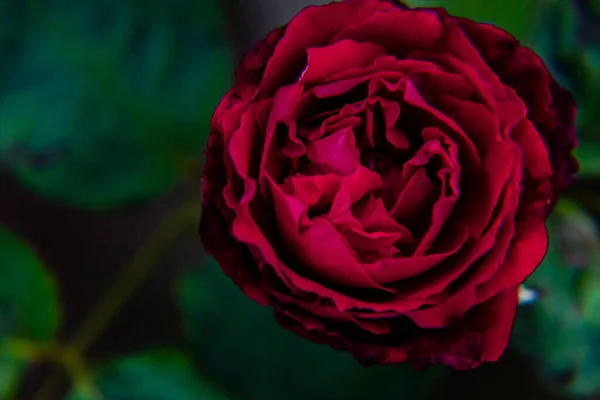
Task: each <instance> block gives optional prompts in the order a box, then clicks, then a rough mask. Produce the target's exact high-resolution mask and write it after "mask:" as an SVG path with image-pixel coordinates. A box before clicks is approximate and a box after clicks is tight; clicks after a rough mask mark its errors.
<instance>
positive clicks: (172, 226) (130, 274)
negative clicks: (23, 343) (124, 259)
mask: <svg viewBox="0 0 600 400" xmlns="http://www.w3.org/2000/svg"><path fill="white" fill-rule="evenodd" d="M199 218H200V207H199V201H198V200H196V199H193V200H190V201H186V202H184V203H183V204H182V205H180V206H179V207H178V208H177V209H175V210H174V211H173V212H172V213H170V214H169V215H167V216H166V217H165V218H164V219H163V222H162V223H161V224H160V225H159V226H158V228H157V229H156V230H155V231H154V233H153V234H152V235H151V236H150V237H149V238H148V240H147V241H146V243H145V244H144V245H143V246H142V247H141V248H140V249H139V251H138V252H137V253H136V254H135V256H134V257H133V258H132V259H131V261H130V262H129V263H128V264H127V265H126V266H125V267H124V268H123V269H122V272H121V274H120V276H119V277H118V278H117V279H116V281H115V283H114V284H113V285H112V286H111V287H110V288H109V289H108V291H107V292H106V293H105V294H104V296H102V298H101V299H100V300H99V301H98V303H97V304H96V306H95V308H94V309H93V311H92V312H91V313H90V314H89V315H88V317H87V318H86V319H85V320H84V322H83V323H82V324H81V327H80V328H79V330H78V331H77V333H76V334H75V335H74V337H73V339H72V340H71V342H70V343H69V344H67V345H65V346H58V347H56V346H55V347H54V348H52V350H51V351H49V352H48V358H49V359H52V360H53V361H55V362H56V363H57V364H59V365H61V366H62V367H63V368H65V370H66V371H67V373H68V374H69V376H70V378H71V379H72V380H73V383H74V385H75V386H76V387H77V388H78V390H79V391H80V392H84V393H85V394H86V395H87V396H88V397H87V398H90V399H101V398H102V397H101V394H100V393H99V392H98V390H97V388H96V387H95V386H94V384H93V382H92V378H91V374H90V373H89V371H88V368H87V366H86V363H85V359H84V357H83V354H84V353H85V352H86V350H87V349H88V348H89V347H90V346H91V345H92V344H93V343H94V341H95V340H96V338H97V337H98V336H100V335H101V334H102V332H103V331H104V329H105V328H106V326H107V325H108V323H109V322H110V321H111V319H112V318H113V317H114V316H115V315H116V314H117V313H118V312H119V310H120V308H121V306H122V305H123V304H124V303H125V302H126V301H127V300H128V299H129V298H130V296H131V295H132V294H133V293H134V292H135V290H136V289H137V288H138V287H139V285H140V284H141V283H142V282H143V281H144V279H146V278H147V277H148V275H149V274H150V272H151V271H152V268H153V267H154V266H155V265H156V263H157V261H158V260H159V258H160V256H161V255H162V254H163V253H164V252H165V251H166V250H167V249H168V247H169V245H171V243H172V242H173V241H174V240H175V239H176V238H177V237H178V236H179V235H180V234H181V233H182V232H183V231H185V229H187V228H188V227H189V226H193V225H195V224H197V223H198V221H199ZM58 380H59V376H58V375H57V374H53V375H50V376H49V378H48V379H47V380H46V381H45V382H44V383H43V384H42V386H41V387H40V389H39V390H38V391H37V393H36V396H35V398H36V399H39V400H46V399H49V398H50V396H51V395H52V394H53V392H54V388H55V386H56V384H57V382H58Z"/></svg>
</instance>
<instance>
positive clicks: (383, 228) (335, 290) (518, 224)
mask: <svg viewBox="0 0 600 400" xmlns="http://www.w3.org/2000/svg"><path fill="white" fill-rule="evenodd" d="M236 79H237V83H236V85H235V86H234V87H233V88H232V89H231V91H229V93H227V95H226V96H225V98H224V99H223V100H222V102H221V104H220V105H219V106H218V108H217V110H216V112H215V114H214V116H213V119H212V124H211V134H210V139H209V143H208V148H207V150H206V167H205V176H204V182H203V189H202V195H203V207H204V209H203V217H202V222H201V226H200V232H201V236H202V240H203V242H204V245H205V247H206V250H207V251H208V252H209V253H211V254H212V255H214V257H215V258H216V259H217V261H218V262H219V264H220V265H221V267H222V268H223V270H224V271H225V273H226V274H227V275H229V276H230V277H231V278H232V279H233V281H234V282H235V283H236V284H237V285H239V286H240V287H241V289H242V290H243V291H244V292H245V293H246V294H247V295H248V296H249V297H250V298H252V299H253V300H255V301H257V302H259V303H261V304H263V305H271V306H273V307H274V309H275V316H276V318H277V320H278V321H279V322H280V323H281V324H282V325H283V326H284V327H286V328H289V329H291V330H293V331H294V332H296V333H298V334H299V335H302V336H304V337H306V338H308V339H310V340H313V341H315V342H320V343H326V344H329V345H331V346H332V347H334V348H336V349H339V350H348V351H350V352H352V354H354V355H355V356H356V358H358V360H359V361H361V362H362V363H364V364H372V363H400V362H405V361H411V362H413V363H419V364H428V363H438V362H441V363H445V364H448V365H451V366H453V367H455V368H470V367H474V366H476V365H478V364H480V363H481V362H483V361H495V360H497V359H498V357H500V355H501V354H502V352H503V351H504V348H505V347H506V344H507V341H508V339H509V336H510V332H511V327H512V323H513V319H514V316H515V312H516V308H517V288H518V285H519V284H520V283H522V282H523V280H524V279H525V278H526V277H527V276H528V275H529V274H531V273H532V272H533V270H534V269H535V268H536V267H537V265H538V264H539V263H540V261H541V260H542V258H543V257H544V254H545V252H546V246H547V236H546V228H545V218H546V217H547V215H548V212H549V211H550V209H551V208H552V206H553V204H554V202H555V200H556V198H557V195H558V194H559V193H560V192H561V191H562V190H564V189H565V188H566V187H567V186H568V184H569V182H570V181H571V180H572V177H573V174H574V173H575V172H576V170H577V163H576V162H575V160H574V159H573V157H572V156H571V150H572V149H573V148H574V147H575V146H576V138H575V133H574V128H573V125H574V124H573V123H574V113H575V109H574V104H573V101H572V100H571V96H570V95H569V94H568V93H567V92H566V91H565V90H563V89H562V88H560V87H559V86H558V85H557V83H556V82H555V80H554V79H553V78H552V77H551V75H550V74H549V72H548V70H547V69H546V67H545V66H544V64H543V63H542V61H541V60H540V59H539V58H538V57H537V56H536V55H535V54H534V53H533V52H532V51H531V50H529V49H527V48H524V47H521V46H520V45H519V43H518V42H517V40H516V39H515V38H513V37H512V36H510V35H509V34H508V33H506V32H504V31H502V30H500V29H498V28H495V27H493V26H491V25H487V24H478V23H475V22H472V21H469V20H467V19H463V18H456V17H453V16H451V15H449V14H448V13H447V12H446V11H445V10H444V9H425V8H420V9H410V8H408V7H406V6H404V5H399V4H398V3H395V2H392V1H389V2H388V1H384V0H365V1H355V0H347V1H345V2H341V3H331V4H329V5H325V6H320V7H308V8H306V9H304V10H303V11H301V12H300V13H299V14H298V15H297V16H296V17H295V18H294V19H293V20H292V21H291V22H290V23H289V24H288V25H287V26H285V27H283V28H280V29H277V30H275V31H273V32H272V33H270V34H269V35H268V36H267V38H266V39H265V40H264V41H263V42H262V43H259V44H258V45H257V46H256V47H255V48H254V49H253V50H252V51H251V52H250V53H249V54H248V55H247V56H246V58H245V59H244V61H243V62H242V63H241V65H240V67H239V68H238V71H237V74H236ZM256 334H257V335H260V327H258V328H257V333H256Z"/></svg>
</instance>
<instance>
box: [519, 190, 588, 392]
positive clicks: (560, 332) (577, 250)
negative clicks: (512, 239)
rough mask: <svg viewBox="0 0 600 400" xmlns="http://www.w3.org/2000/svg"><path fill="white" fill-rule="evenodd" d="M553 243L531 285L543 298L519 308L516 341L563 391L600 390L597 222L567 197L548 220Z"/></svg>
mask: <svg viewBox="0 0 600 400" xmlns="http://www.w3.org/2000/svg"><path fill="white" fill-rule="evenodd" d="M548 229H549V234H550V247H549V249H548V253H547V255H546V258H545V259H544V261H543V263H542V265H541V266H540V267H539V268H538V269H537V270H536V272H535V273H534V274H533V275H532V276H531V277H529V279H527V281H526V284H527V285H528V286H529V287H533V288H537V289H539V290H540V291H541V293H542V294H541V297H540V299H539V300H538V301H537V302H535V303H533V304H529V305H524V306H521V307H519V312H518V315H517V323H516V324H515V330H514V332H513V344H514V345H515V346H516V348H518V349H519V350H520V351H522V352H523V353H524V354H525V355H527V356H528V357H529V358H531V359H532V360H533V361H534V364H535V365H536V367H537V369H538V371H539V372H540V375H541V376H542V377H544V378H546V380H547V381H548V383H549V384H551V385H552V386H554V387H555V388H556V389H557V390H558V391H561V392H562V391H564V392H567V393H569V394H571V395H585V396H587V395H591V394H594V393H597V392H598V391H600V323H599V322H598V321H599V317H600V315H599V314H598V309H599V307H600V298H599V296H598V293H600V269H599V266H600V263H599V262H600V240H599V238H598V232H597V228H596V225H595V223H594V221H593V220H592V219H591V217H590V216H589V215H588V214H587V213H586V212H585V211H584V210H583V209H581V208H580V207H579V206H578V205H577V204H575V203H572V202H570V201H568V200H562V201H561V202H560V203H559V204H558V206H557V208H556V210H555V212H554V214H553V216H552V217H551V218H550V219H549V221H548Z"/></svg>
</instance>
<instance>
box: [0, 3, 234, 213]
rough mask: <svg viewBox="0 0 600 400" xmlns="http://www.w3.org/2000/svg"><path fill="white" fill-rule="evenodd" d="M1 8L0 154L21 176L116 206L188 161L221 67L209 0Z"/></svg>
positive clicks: (149, 193)
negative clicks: (4, 23)
mask: <svg viewBox="0 0 600 400" xmlns="http://www.w3.org/2000/svg"><path fill="white" fill-rule="evenodd" d="M0 7H2V8H0V10H3V11H4V13H3V18H4V20H8V21H10V22H11V25H10V28H5V32H6V33H7V34H6V35H5V36H0V54H2V59H3V60H4V62H3V66H2V72H3V73H2V74H1V75H0V96H1V97H2V102H0V121H2V126H1V128H0V162H1V163H3V164H5V165H8V167H9V168H11V169H12V170H13V171H14V173H15V174H16V176H17V177H18V178H19V179H20V180H21V181H22V182H24V183H25V184H26V185H28V186H29V187H31V188H32V189H33V190H34V191H36V192H37V193H39V194H40V195H43V196H46V197H49V198H52V199H55V200H58V201H61V202H64V203H67V204H70V205H75V206H81V207H89V208H110V207H113V208H114V207H116V206H119V205H123V204H129V203H131V202H133V201H139V200H146V199H150V198H153V197H155V196H157V195H160V194H162V193H164V192H165V190H167V189H168V188H169V187H171V186H172V185H173V183H174V182H175V181H176V180H177V179H181V177H182V175H183V174H184V173H185V171H186V170H188V169H189V167H190V165H191V164H192V163H197V162H198V159H199V158H200V156H201V154H202V153H201V150H202V147H203V145H204V143H205V141H206V137H207V134H208V121H209V118H210V115H211V113H212V110H213V109H214V107H215V106H216V104H217V102H218V100H219V98H220V97H221V96H222V94H223V93H224V91H225V90H226V88H227V86H228V84H229V77H230V75H231V65H230V54H229V50H228V49H227V48H226V47H225V46H224V44H223V42H224V40H223V35H222V31H221V26H220V23H219V22H220V21H221V18H219V13H218V8H217V2H216V1H212V0H211V1H203V2H194V1H187V0H173V1H169V2H167V1H160V0H159V1H156V0H153V1H141V0H126V1H117V0H94V1H90V2H81V1H72V0H53V1H14V0H4V1H3V2H2V3H0ZM23 27H27V28H26V29H24V28H23Z"/></svg>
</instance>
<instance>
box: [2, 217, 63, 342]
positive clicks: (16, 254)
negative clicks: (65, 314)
mask: <svg viewBox="0 0 600 400" xmlns="http://www.w3.org/2000/svg"><path fill="white" fill-rule="evenodd" d="M0 276H1V277H2V279H1V280H0V338H2V337H6V336H11V337H19V338H27V339H31V340H34V341H38V342H47V341H50V340H51V339H52V338H53V337H54V334H55V332H56V329H57V327H58V324H59V321H60V306H59V302H58V298H57V293H56V288H55V286H54V282H53V281H52V279H51V277H50V275H49V274H48V273H47V271H46V270H45V269H44V267H43V265H42V263H41V262H40V260H39V259H38V257H37V256H36V255H35V254H34V253H33V251H32V250H31V249H30V248H29V246H28V245H27V244H25V243H24V242H23V241H22V240H21V239H19V238H18V237H16V236H15V235H14V234H12V233H11V232H9V231H7V230H6V229H4V228H2V227H0Z"/></svg>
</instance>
